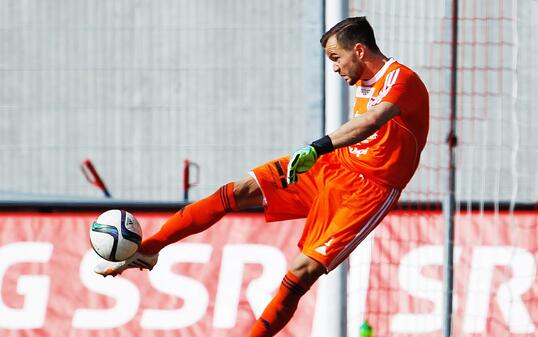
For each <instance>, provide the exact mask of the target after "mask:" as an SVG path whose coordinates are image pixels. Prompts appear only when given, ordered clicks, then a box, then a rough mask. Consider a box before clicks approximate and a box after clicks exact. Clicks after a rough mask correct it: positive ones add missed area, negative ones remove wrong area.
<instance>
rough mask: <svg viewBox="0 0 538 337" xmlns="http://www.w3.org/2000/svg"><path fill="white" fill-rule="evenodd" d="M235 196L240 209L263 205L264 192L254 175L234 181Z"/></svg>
mask: <svg viewBox="0 0 538 337" xmlns="http://www.w3.org/2000/svg"><path fill="white" fill-rule="evenodd" d="M234 197H235V201H236V203H237V208H238V209H239V210H244V209H250V208H255V207H260V206H262V203H263V194H262V191H261V189H260V187H259V186H258V183H256V180H254V178H252V177H250V176H249V177H246V178H245V179H242V180H239V181H237V182H235V183H234Z"/></svg>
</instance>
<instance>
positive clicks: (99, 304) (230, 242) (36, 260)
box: [0, 214, 315, 337]
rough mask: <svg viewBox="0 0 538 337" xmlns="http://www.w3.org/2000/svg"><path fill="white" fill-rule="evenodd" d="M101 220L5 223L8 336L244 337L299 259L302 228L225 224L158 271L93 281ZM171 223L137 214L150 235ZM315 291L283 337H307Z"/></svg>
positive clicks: (252, 217) (189, 242)
mask: <svg viewBox="0 0 538 337" xmlns="http://www.w3.org/2000/svg"><path fill="white" fill-rule="evenodd" d="M97 215H98V214H53V215H46V214H45V215H44V214H0V280H1V283H0V286H1V293H0V295H1V296H0V336H13V337H14V336H17V337H18V336H54V337H56V336H76V337H84V336H92V337H94V336H148V337H151V336H155V337H157V336H181V337H189V336H192V337H194V336H198V337H199V336H215V337H225V336H245V335H246V334H247V333H248V331H249V328H250V327H251V325H252V324H253V322H254V320H255V317H257V316H258V315H260V314H261V311H262V310H263V308H264V307H265V305H266V304H267V303H268V302H269V300H270V299H271V298H272V295H273V294H274V291H275V290H276V288H277V287H278V286H279V285H280V282H281V281H282V278H283V276H284V274H285V272H286V270H287V262H288V261H289V260H290V259H291V258H292V257H293V256H295V255H296V254H297V253H298V249H297V247H296V241H297V239H298V237H299V235H300V233H301V230H302V223H303V222H302V221H287V222H282V223H271V224H266V223H265V221H264V219H263V216H262V215H261V214H234V215H229V216H226V217H225V218H224V219H223V220H221V221H220V222H219V223H218V224H217V225H215V226H214V227H213V228H211V229H210V230H208V231H206V232H204V233H201V234H198V235H195V236H192V237H190V238H188V239H186V240H184V241H182V242H181V243H177V244H174V245H171V246H168V247H167V248H165V249H164V250H163V251H162V252H161V254H160V258H159V263H158V264H157V266H156V267H155V268H154V270H153V271H152V272H151V273H149V272H148V271H143V272H140V271H138V270H128V271H126V272H124V273H123V274H122V276H121V277H116V278H112V277H107V278H103V277H102V276H98V275H96V274H94V273H93V266H94V265H95V264H96V263H97V262H98V259H99V258H98V257H97V256H96V254H95V253H94V252H93V251H92V250H91V248H90V244H89V228H90V227H89V226H90V223H91V221H92V220H94V219H95V218H96V217H97ZM166 216H167V215H163V214H139V215H137V219H138V220H139V222H140V223H141V224H143V230H144V233H145V234H146V235H147V234H149V233H152V232H154V231H155V230H156V229H157V228H158V227H159V225H160V224H162V223H163V221H164V220H165V219H166ZM314 298H315V289H314V292H312V293H311V294H307V295H306V296H305V298H304V299H303V300H302V301H301V306H300V309H299V311H298V313H297V315H296V316H295V317H294V318H293V320H292V321H291V322H290V325H289V326H288V327H287V328H286V330H285V331H284V332H283V333H282V336H309V335H310V329H311V328H310V327H311V326H312V316H313V307H314Z"/></svg>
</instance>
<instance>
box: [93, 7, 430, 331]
mask: <svg viewBox="0 0 538 337" xmlns="http://www.w3.org/2000/svg"><path fill="white" fill-rule="evenodd" d="M321 45H322V47H323V48H324V50H325V54H326V55H327V57H328V58H329V59H330V60H331V61H332V62H333V70H334V71H335V72H336V73H338V74H339V75H340V76H341V77H342V78H343V79H344V80H345V81H346V82H347V83H348V84H349V85H350V86H356V87H357V91H356V98H355V105H354V116H353V118H352V119H351V120H350V121H348V122H347V123H345V124H344V125H342V126H341V127H340V128H338V129H337V130H336V131H334V132H332V133H331V134H329V135H326V136H324V137H322V138H320V139H318V140H316V141H314V142H312V143H311V144H310V145H308V146H304V147H302V148H300V149H299V150H297V151H295V152H294V153H293V154H292V155H291V156H289V157H282V158H278V159H276V160H273V161H270V162H268V163H266V164H264V165H262V166H259V167H257V168H255V169H253V170H252V172H251V173H250V175H249V176H248V177H247V178H245V179H243V180H241V181H238V182H231V183H228V184H226V185H224V186H222V187H221V188H220V189H219V190H217V191H216V192H215V193H214V194H213V195H211V196H209V197H207V198H205V199H202V200H199V201H197V202H195V203H192V204H190V205H188V206H186V207H185V208H183V209H182V210H181V211H179V212H178V213H176V214H175V215H173V216H172V217H171V218H170V219H169V220H168V221H167V222H166V223H165V224H164V225H163V226H162V227H161V229H160V230H159V231H158V232H157V233H155V234H154V235H153V236H151V237H149V238H147V239H145V240H144V241H143V242H142V245H141V246H140V249H139V251H138V252H137V253H136V254H135V256H133V257H132V258H130V259H128V260H126V261H123V262H117V263H112V262H104V263H102V264H100V265H98V266H96V268H95V271H96V272H97V273H98V274H101V275H104V276H106V275H117V274H118V273H121V272H122V271H123V270H125V269H127V268H146V269H152V268H153V266H154V265H155V264H156V263H157V257H158V253H159V251H160V250H161V249H162V248H163V247H165V246H166V245H169V244H171V243H174V242H176V241H178V240H181V239H183V238H185V237H187V236H189V235H192V234H195V233H199V232H201V231H203V230H205V229H207V228H209V227H210V226H212V225H213V224H214V223H216V222H217V221H218V220H219V219H221V218H222V217H223V216H224V215H225V214H226V213H228V212H231V211H237V210H245V209H249V208H253V207H259V206H263V207H264V211H265V217H266V219H267V221H278V220H287V219H296V218H306V221H305V225H304V230H303V234H302V236H301V238H300V240H299V248H300V249H301V253H299V255H298V256H297V257H296V258H295V259H294V260H293V261H292V262H291V264H290V266H289V270H288V272H287V274H286V275H285V276H284V279H283V281H282V284H281V286H280V288H279V289H278V291H277V293H276V295H275V296H274V298H273V300H272V301H271V302H270V303H269V305H268V306H267V307H266V309H265V310H264V312H263V313H262V315H261V317H259V319H258V320H257V321H256V323H255V324H254V327H253V328H252V330H251V332H250V334H249V336H250V337H269V336H274V335H275V334H276V333H277V332H278V331H280V330H281V329H282V328H283V327H284V326H285V325H286V324H287V323H288V321H289V320H290V319H291V317H292V316H293V314H294V312H295V309H296V308H297V305H298V303H299V299H300V298H301V296H302V295H304V294H305V293H306V292H307V291H308V289H310V287H311V286H312V284H313V283H314V282H315V281H316V280H317V279H318V278H319V277H320V276H321V275H323V274H324V273H328V272H330V271H331V270H332V269H334V268H335V267H336V266H337V265H338V264H340V263H341V262H342V261H343V260H344V259H346V258H347V257H348V256H349V254H350V253H351V252H352V251H353V250H354V249H355V248H356V247H357V245H358V244H359V243H360V242H361V241H362V240H364V238H365V237H366V236H367V235H368V234H369V233H370V232H371V231H372V230H373V229H374V228H375V227H376V226H377V225H378V224H379V223H380V222H381V220H382V219H383V218H384V217H385V216H386V215H387V213H388V212H389V211H390V210H391V209H392V208H393V206H394V205H395V204H396V203H397V201H398V198H399V196H400V193H401V191H402V189H403V188H404V187H405V186H406V185H407V183H408V182H409V180H410V179H411V177H412V176H413V174H414V172H415V170H416V168H417V166H418V162H419V159H420V153H421V151H422V149H423V148H424V146H425V144H426V138H427V134H428V125H429V98H428V92H427V90H426V87H425V86H424V84H423V83H422V81H421V80H420V78H419V77H418V75H417V74H416V73H414V72H413V71H412V70H411V69H409V68H408V67H406V66H404V65H402V64H400V63H398V62H397V61H395V60H394V59H392V58H387V57H386V56H385V55H383V54H382V53H381V51H380V50H379V48H378V46H377V44H376V41H375V37H374V32H373V29H372V27H371V26H370V24H369V23H368V21H367V20H366V18H365V17H354V18H348V19H345V20H343V21H341V22H340V23H338V24H337V25H335V26H334V27H333V28H331V29H330V30H329V31H327V32H326V33H325V34H324V35H323V36H322V38H321Z"/></svg>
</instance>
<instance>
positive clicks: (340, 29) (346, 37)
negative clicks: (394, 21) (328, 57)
mask: <svg viewBox="0 0 538 337" xmlns="http://www.w3.org/2000/svg"><path fill="white" fill-rule="evenodd" d="M333 35H335V36H336V41H337V42H338V45H339V46H340V47H342V48H344V49H346V50H351V49H353V47H354V46H355V44H357V43H362V44H364V45H365V46H366V47H368V48H369V49H370V50H372V51H374V52H376V53H380V52H381V51H380V50H379V47H378V46H377V44H376V42H375V36H374V29H373V28H372V26H371V25H370V23H369V22H368V20H366V16H358V17H353V18H347V19H344V20H342V21H340V22H339V23H337V24H336V25H335V26H334V27H332V28H331V29H329V30H328V31H327V32H326V33H325V34H323V36H322V37H321V40H320V42H321V46H322V47H323V48H325V46H326V45H327V40H329V38H330V37H331V36H333Z"/></svg>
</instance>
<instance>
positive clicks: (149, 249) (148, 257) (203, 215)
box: [94, 177, 263, 276]
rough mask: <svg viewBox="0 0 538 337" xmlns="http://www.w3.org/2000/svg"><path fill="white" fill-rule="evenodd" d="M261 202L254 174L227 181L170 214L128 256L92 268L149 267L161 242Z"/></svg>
mask: <svg viewBox="0 0 538 337" xmlns="http://www.w3.org/2000/svg"><path fill="white" fill-rule="evenodd" d="M262 202H263V195H262V192H261V189H260V188H259V186H258V185H257V183H256V181H255V180H254V178H252V177H247V178H245V179H243V180H241V181H238V182H235V183H233V182H232V183H228V184H226V185H224V186H222V187H221V188H219V189H218V190H217V191H216V192H215V193H213V194H212V195H210V196H208V197H207V198H204V199H201V200H199V201H196V202H194V203H192V204H189V205H187V206H185V207H184V208H183V209H181V210H180V211H179V212H177V213H176V214H174V215H173V216H172V217H170V218H169V219H168V220H167V221H166V222H165V223H164V224H163V226H162V227H161V228H160V229H159V231H157V233H155V234H153V235H152V236H150V237H148V238H147V239H145V240H144V241H143V242H142V244H141V245H140V249H139V250H138V252H137V253H136V254H135V255H134V256H133V257H132V258H130V259H128V260H126V261H122V262H117V263H110V262H105V263H101V264H99V265H98V266H97V267H96V268H95V269H94V270H95V272H96V273H98V274H101V275H104V276H107V275H113V276H114V275H117V274H119V273H121V272H122V271H123V270H125V269H127V268H145V269H150V270H151V269H152V268H153V266H154V265H155V264H156V263H157V254H158V253H159V251H160V250H161V249H163V248H164V247H165V246H167V245H169V244H172V243H174V242H177V241H179V240H181V239H183V238H185V237H187V236H190V235H193V234H196V233H200V232H202V231H204V230H206V229H208V228H209V227H211V226H212V225H214V224H215V223H216V222H217V221H219V220H220V219H221V218H222V217H223V216H224V215H225V214H226V213H228V212H232V211H237V210H244V209H249V208H253V207H258V206H261V205H262Z"/></svg>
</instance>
